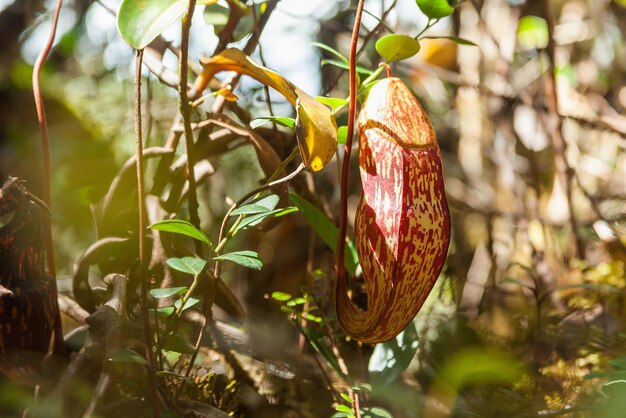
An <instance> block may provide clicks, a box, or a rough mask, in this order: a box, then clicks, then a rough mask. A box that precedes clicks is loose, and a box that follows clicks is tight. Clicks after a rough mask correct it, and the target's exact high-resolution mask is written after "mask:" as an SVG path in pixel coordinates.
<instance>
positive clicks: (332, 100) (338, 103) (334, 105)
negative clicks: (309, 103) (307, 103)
mask: <svg viewBox="0 0 626 418" xmlns="http://www.w3.org/2000/svg"><path fill="white" fill-rule="evenodd" d="M315 100H317V101H318V102H320V103H323V104H325V105H326V106H329V107H330V108H331V109H332V111H333V113H337V111H338V109H341V108H343V107H345V106H347V105H348V101H347V100H346V99H340V98H338V97H323V96H317V97H316V98H315Z"/></svg>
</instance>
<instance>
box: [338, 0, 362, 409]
mask: <svg viewBox="0 0 626 418" xmlns="http://www.w3.org/2000/svg"><path fill="white" fill-rule="evenodd" d="M364 3H365V1H364V0H359V4H358V6H357V10H356V16H355V18H354V27H353V29H352V41H351V45H350V74H349V76H350V108H349V110H348V133H347V136H346V144H345V155H344V157H343V166H342V169H341V208H340V212H339V237H338V238H337V252H336V254H337V258H336V259H335V269H336V270H337V280H336V281H335V297H336V296H337V295H336V293H337V284H338V283H340V281H341V280H346V269H345V264H344V257H345V256H344V252H345V248H346V230H347V227H348V176H349V174H350V155H351V154H352V139H353V137H354V123H355V119H356V96H357V91H356V88H357V86H356V58H357V57H356V53H357V44H358V41H359V29H360V28H361V17H362V16H363V6H364ZM350 397H352V398H353V401H354V404H355V405H356V408H355V410H354V413H355V415H356V418H361V411H360V409H359V407H358V399H356V397H358V394H357V393H355V392H354V391H352V389H350Z"/></svg>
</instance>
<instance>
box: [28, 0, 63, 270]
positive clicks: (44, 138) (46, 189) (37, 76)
mask: <svg viewBox="0 0 626 418" xmlns="http://www.w3.org/2000/svg"><path fill="white" fill-rule="evenodd" d="M62 5H63V0H58V1H57V4H56V6H55V8H54V13H53V15H52V27H51V28H50V34H49V36H48V40H47V41H46V44H45V45H44V47H43V49H42V50H41V52H40V53H39V56H38V57H37V60H36V61H35V65H34V66H33V96H35V107H36V108H37V120H38V121H39V132H40V134H41V148H42V152H43V175H42V177H43V201H44V202H45V203H46V205H48V208H49V209H50V210H52V205H51V201H52V198H51V193H50V183H51V174H50V171H51V170H50V140H49V138H48V121H47V119H46V109H45V106H44V103H43V96H42V94H41V69H42V68H43V64H44V62H45V61H46V58H48V54H50V50H51V49H52V44H53V43H54V37H55V36H56V32H57V23H58V22H59V14H60V13H61V6H62ZM46 253H47V257H46V260H47V262H48V271H49V272H50V274H52V275H53V276H55V273H56V266H55V263H54V249H53V247H52V225H51V222H49V223H48V231H47V236H46Z"/></svg>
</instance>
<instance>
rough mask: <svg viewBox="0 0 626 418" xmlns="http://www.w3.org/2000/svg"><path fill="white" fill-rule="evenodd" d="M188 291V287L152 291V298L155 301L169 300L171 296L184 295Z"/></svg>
mask: <svg viewBox="0 0 626 418" xmlns="http://www.w3.org/2000/svg"><path fill="white" fill-rule="evenodd" d="M186 291H187V288H186V287H164V288H161V289H150V296H152V297H153V298H155V299H164V298H169V297H170V296H174V295H180V294H183V293H185V292H186Z"/></svg>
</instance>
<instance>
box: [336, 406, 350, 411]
mask: <svg viewBox="0 0 626 418" xmlns="http://www.w3.org/2000/svg"><path fill="white" fill-rule="evenodd" d="M335 411H339V412H352V408H351V407H349V406H347V405H343V404H339V405H337V406H336V407H335Z"/></svg>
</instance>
